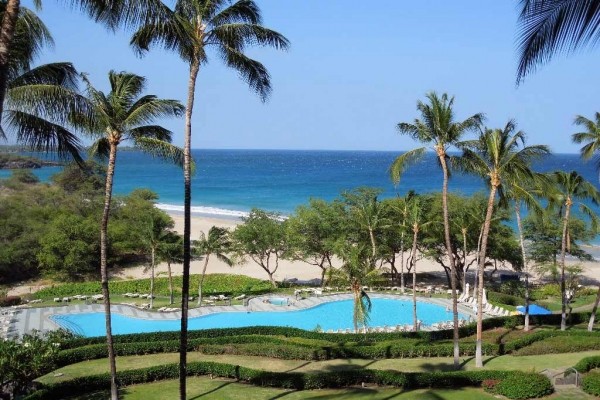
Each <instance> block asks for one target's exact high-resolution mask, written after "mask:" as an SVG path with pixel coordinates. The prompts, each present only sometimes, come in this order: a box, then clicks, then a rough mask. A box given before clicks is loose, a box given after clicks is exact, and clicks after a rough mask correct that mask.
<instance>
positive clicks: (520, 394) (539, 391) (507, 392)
mask: <svg viewBox="0 0 600 400" xmlns="http://www.w3.org/2000/svg"><path fill="white" fill-rule="evenodd" d="M493 391H494V393H496V394H499V395H501V396H505V397H508V398H509V399H517V400H520V399H534V398H538V397H544V396H547V395H549V394H551V393H552V392H553V391H554V389H553V388H552V382H550V379H548V378H547V377H546V376H543V375H540V374H534V373H526V372H523V373H522V374H514V375H511V376H508V377H506V378H505V379H502V380H500V382H498V383H497V384H496V385H495V386H494V389H493Z"/></svg>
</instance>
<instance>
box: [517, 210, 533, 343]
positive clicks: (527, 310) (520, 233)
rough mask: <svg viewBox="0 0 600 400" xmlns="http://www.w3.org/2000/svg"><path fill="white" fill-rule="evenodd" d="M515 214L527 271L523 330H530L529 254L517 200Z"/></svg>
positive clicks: (524, 266)
mask: <svg viewBox="0 0 600 400" xmlns="http://www.w3.org/2000/svg"><path fill="white" fill-rule="evenodd" d="M515 215H516V217H517V229H518V230H519V243H520V244H521V257H523V271H525V324H524V326H523V330H524V331H525V332H527V331H529V302H530V299H529V273H528V272H527V255H526V253H525V240H524V239H523V225H521V207H520V206H519V202H518V201H516V202H515Z"/></svg>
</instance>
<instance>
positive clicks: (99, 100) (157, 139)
mask: <svg viewBox="0 0 600 400" xmlns="http://www.w3.org/2000/svg"><path fill="white" fill-rule="evenodd" d="M108 79H109V83H110V92H109V93H108V94H105V93H103V92H101V91H99V90H97V89H95V88H94V87H93V86H92V84H91V82H90V81H89V80H88V78H87V77H86V76H85V75H84V76H83V80H84V82H85V84H86V92H87V97H88V100H89V104H90V105H91V107H92V108H93V111H94V112H93V114H92V115H91V117H90V116H88V115H84V114H74V115H73V121H74V123H75V124H76V125H78V126H79V127H81V129H82V130H84V131H85V132H87V133H89V134H90V135H91V136H92V137H94V138H97V140H96V141H95V142H94V144H93V145H92V147H91V148H90V153H91V155H95V156H101V157H105V158H106V157H108V168H107V171H106V183H105V194H104V209H103V211H102V220H101V226H100V275H101V279H102V294H103V296H104V311H105V315H106V339H107V343H108V355H109V363H110V372H111V398H112V399H117V396H118V394H117V385H116V365H115V354H114V349H113V340H112V329H111V319H110V296H109V291H108V271H107V260H106V257H107V250H108V241H107V229H108V219H109V214H110V203H111V197H112V188H113V177H114V174H115V164H116V160H117V148H118V146H119V144H121V143H122V142H123V141H126V140H128V141H131V142H132V143H133V144H134V145H135V146H136V147H138V148H139V149H141V150H143V151H146V152H149V153H151V154H153V155H158V156H160V157H161V158H164V159H168V160H170V161H173V162H175V163H178V164H181V160H182V154H181V150H180V149H178V148H177V147H175V146H173V145H171V144H170V143H169V142H170V140H171V132H170V131H169V130H167V129H165V128H163V127H162V126H159V125H148V123H150V122H152V121H153V120H155V119H157V118H161V117H169V116H179V115H181V114H182V111H183V106H182V105H181V104H180V103H179V102H178V101H177V100H163V99H159V98H157V97H156V96H154V95H145V96H141V97H140V95H141V94H142V93H143V92H144V89H145V86H146V79H145V78H143V77H141V76H138V75H135V74H131V73H127V72H115V71H110V72H109V74H108Z"/></svg>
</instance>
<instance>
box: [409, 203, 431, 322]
mask: <svg viewBox="0 0 600 400" xmlns="http://www.w3.org/2000/svg"><path fill="white" fill-rule="evenodd" d="M407 203H408V204H407V208H408V213H407V220H408V223H409V224H410V225H411V228H412V232H413V242H412V249H411V252H410V264H411V269H412V290H413V293H412V298H413V330H414V331H415V332H416V331H417V330H418V329H419V320H418V318H417V244H418V239H419V233H420V232H421V231H422V230H423V228H425V227H426V225H428V224H429V223H428V222H425V223H424V222H423V214H424V212H423V211H424V204H423V203H422V201H421V199H420V198H419V196H412V197H411V198H409V200H408V201H407Z"/></svg>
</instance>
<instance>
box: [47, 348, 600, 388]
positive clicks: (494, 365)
mask: <svg viewBox="0 0 600 400" xmlns="http://www.w3.org/2000/svg"><path fill="white" fill-rule="evenodd" d="M592 355H600V351H587V352H580V353H566V354H548V355H536V356H522V357H516V356H511V355H504V356H499V357H486V358H484V364H485V368H486V369H497V370H522V371H541V370H543V369H546V368H560V367H570V366H573V365H575V364H576V363H577V362H578V361H579V360H581V359H582V358H584V357H588V356H592ZM188 360H189V361H214V362H221V363H227V364H234V365H240V366H244V367H249V368H255V369H263V370H266V371H279V372H291V371H296V372H318V371H338V370H347V369H357V368H371V369H393V370H397V371H404V372H425V371H451V370H453V359H452V358H445V357H439V358H438V357H436V358H403V359H384V360H365V359H343V360H342V359H336V360H327V361H303V360H281V359H273V358H266V357H253V356H238V355H227V354H223V355H208V354H200V353H197V352H190V353H188ZM177 362H179V355H178V354H177V353H167V354H150V355H145V356H127V357H117V369H118V370H121V371H123V370H130V369H138V368H145V367H151V366H156V365H162V364H170V363H177ZM461 363H462V364H461V365H462V366H463V369H465V370H474V369H476V368H475V360H474V358H473V357H468V358H464V357H463V358H461ZM103 372H108V361H107V359H99V360H91V361H84V362H80V363H76V364H71V365H68V366H66V367H63V368H60V369H58V370H56V371H53V372H51V373H49V374H47V375H44V376H42V377H40V378H38V379H37V380H38V381H40V382H42V383H46V384H50V383H55V382H60V381H63V380H67V379H72V378H76V377H80V376H86V375H93V374H99V373H103ZM57 373H60V374H62V375H61V376H58V377H55V376H54V374H57Z"/></svg>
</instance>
